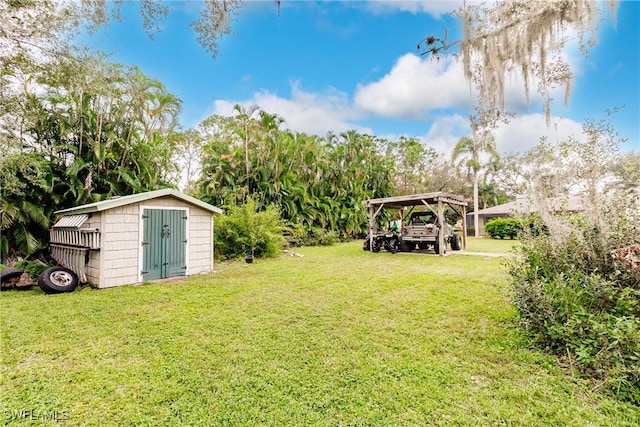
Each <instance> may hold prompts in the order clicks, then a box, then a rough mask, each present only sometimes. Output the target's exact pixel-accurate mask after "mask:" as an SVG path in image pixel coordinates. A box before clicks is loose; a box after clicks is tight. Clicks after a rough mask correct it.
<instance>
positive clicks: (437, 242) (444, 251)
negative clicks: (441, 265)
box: [433, 236, 447, 255]
mask: <svg viewBox="0 0 640 427" xmlns="http://www.w3.org/2000/svg"><path fill="white" fill-rule="evenodd" d="M438 239H439V237H438V236H436V242H435V243H434V244H433V251H434V252H435V253H436V255H440V243H439V240H438ZM443 249H444V250H443V251H442V254H446V253H447V240H446V238H445V241H444V248H443Z"/></svg>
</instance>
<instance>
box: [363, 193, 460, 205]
mask: <svg viewBox="0 0 640 427" xmlns="http://www.w3.org/2000/svg"><path fill="white" fill-rule="evenodd" d="M439 201H440V202H443V203H448V204H450V205H457V206H467V200H466V199H465V198H464V197H463V196H460V195H458V194H453V193H446V192H442V191H439V192H436V193H423V194H409V195H406V196H393V197H383V198H379V199H370V200H365V202H364V204H365V206H367V207H379V206H384V207H385V208H390V209H402V208H403V207H405V206H417V205H421V204H423V203H427V204H432V203H438V202H439Z"/></svg>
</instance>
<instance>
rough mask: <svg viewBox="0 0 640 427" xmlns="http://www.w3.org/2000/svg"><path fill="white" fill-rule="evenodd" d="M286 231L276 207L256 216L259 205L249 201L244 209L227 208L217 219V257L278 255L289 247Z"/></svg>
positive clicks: (271, 207) (269, 207) (242, 207)
mask: <svg viewBox="0 0 640 427" xmlns="http://www.w3.org/2000/svg"><path fill="white" fill-rule="evenodd" d="M283 229H284V223H283V221H282V219H281V217H280V212H279V211H278V209H277V208H276V207H275V206H273V205H271V206H268V207H267V208H266V210H264V211H262V212H257V211H256V202H255V201H254V200H252V199H249V200H248V201H247V202H245V203H244V204H243V205H241V206H238V207H230V208H228V209H227V213H226V214H224V215H220V216H219V217H217V218H216V223H215V245H216V247H215V252H216V256H217V257H218V258H220V259H229V258H237V257H241V256H246V255H254V256H256V257H270V256H275V255H278V254H279V253H280V252H281V251H282V248H283V247H284V245H285V244H286V242H285V240H284V238H283V236H282V231H283Z"/></svg>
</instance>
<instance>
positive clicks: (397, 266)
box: [0, 242, 640, 426]
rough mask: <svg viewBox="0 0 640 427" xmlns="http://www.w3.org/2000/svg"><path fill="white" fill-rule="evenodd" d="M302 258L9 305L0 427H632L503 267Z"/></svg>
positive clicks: (334, 252)
mask: <svg viewBox="0 0 640 427" xmlns="http://www.w3.org/2000/svg"><path fill="white" fill-rule="evenodd" d="M296 253H299V254H303V255H304V257H292V256H284V257H282V258H278V259H271V260H257V261H256V263H254V264H245V263H228V264H218V265H217V272H216V273H213V274H211V275H204V276H198V277H192V278H190V279H188V280H184V281H178V282H175V283H164V284H147V285H142V286H127V287H121V288H116V289H109V290H99V291H98V290H90V289H85V290H79V291H76V292H74V293H71V294H61V295H45V294H44V293H42V292H41V291H39V290H33V291H22V292H17V291H15V292H13V291H12V292H4V293H3V294H2V298H1V304H2V322H3V323H2V345H3V348H2V383H1V391H0V393H1V394H0V398H1V402H2V410H3V412H2V416H3V421H4V422H5V423H8V424H12V423H15V424H19V425H24V424H29V423H32V424H33V425H47V424H50V425H82V426H109V425H122V426H128V425H149V426H160V425H162V426H170V425H175V426H179V425H203V426H214V425H230V426H236V425H248V426H255V425H273V426H308V425H376V426H377V425H382V426H386V425H398V426H410V425H420V426H424V425H435V426H438V425H443V426H494V425H513V426H516V425H521V426H562V425H572V426H614V425H615V426H622V425H637V424H638V423H639V422H640V415H639V412H638V408H636V407H633V406H630V405H628V404H623V403H621V402H618V401H616V400H614V399H611V398H608V397H606V396H604V395H601V394H598V393H597V392H592V391H591V384H589V383H588V382H586V381H582V380H577V379H574V378H572V377H571V376H570V372H569V371H568V370H567V369H563V368H561V367H559V366H558V363H557V362H556V360H555V359H554V358H552V357H549V356H546V355H543V354H541V353H540V352H538V351H536V350H533V349H530V348H529V346H528V343H527V340H526V339H525V338H523V337H522V336H521V335H520V334H519V333H518V331H517V329H516V328H515V327H514V310H513V308H512V307H511V306H510V305H509V303H508V298H507V297H506V296H505V278H504V273H503V272H502V271H501V267H500V265H501V264H500V263H501V259H500V258H495V257H484V256H448V257H437V256H434V255H424V256H403V255H400V254H397V255H392V254H388V253H384V252H383V253H370V252H364V251H362V249H361V242H353V243H348V244H341V245H337V246H333V247H328V248H302V249H298V250H296ZM20 411H30V412H29V413H28V415H30V416H31V417H33V416H34V414H35V418H38V417H40V418H46V417H49V418H52V417H54V416H58V418H62V420H61V421H51V420H48V421H47V420H42V419H39V420H36V421H33V420H28V419H27V420H25V416H24V415H25V413H24V412H22V413H21V412H20ZM20 414H22V415H20ZM26 418H28V417H26Z"/></svg>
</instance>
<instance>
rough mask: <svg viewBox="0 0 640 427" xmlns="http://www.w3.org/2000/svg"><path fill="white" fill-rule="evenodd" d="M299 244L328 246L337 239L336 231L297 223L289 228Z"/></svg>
mask: <svg viewBox="0 0 640 427" xmlns="http://www.w3.org/2000/svg"><path fill="white" fill-rule="evenodd" d="M291 230H292V234H293V235H294V236H295V238H296V240H297V244H298V245H299V246H330V245H333V244H334V243H337V242H338V241H339V236H338V232H337V231H334V230H327V229H325V228H322V227H312V226H305V225H304V224H301V223H297V224H296V225H295V226H294V227H292V228H291Z"/></svg>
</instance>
